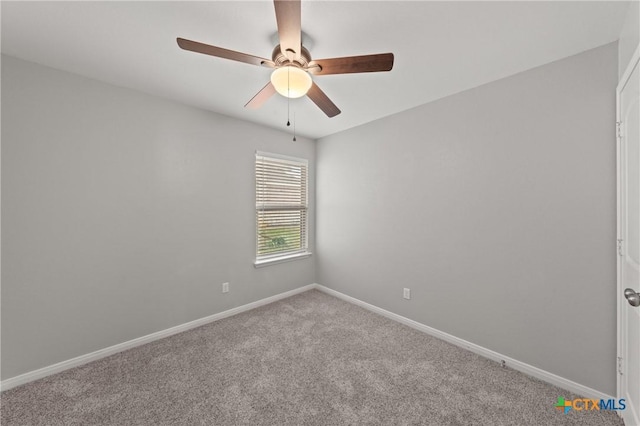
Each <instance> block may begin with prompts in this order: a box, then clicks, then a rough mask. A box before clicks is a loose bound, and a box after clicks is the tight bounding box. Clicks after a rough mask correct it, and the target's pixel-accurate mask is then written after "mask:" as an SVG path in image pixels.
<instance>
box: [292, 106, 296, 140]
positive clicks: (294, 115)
mask: <svg viewBox="0 0 640 426" xmlns="http://www.w3.org/2000/svg"><path fill="white" fill-rule="evenodd" d="M293 141H294V142H295V141H296V112H295V111H293Z"/></svg>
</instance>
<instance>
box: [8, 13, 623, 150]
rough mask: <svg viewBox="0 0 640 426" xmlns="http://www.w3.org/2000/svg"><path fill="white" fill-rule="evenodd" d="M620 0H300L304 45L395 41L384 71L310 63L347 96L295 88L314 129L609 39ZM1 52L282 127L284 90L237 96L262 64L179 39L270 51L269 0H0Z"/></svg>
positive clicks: (347, 52) (365, 49)
mask: <svg viewBox="0 0 640 426" xmlns="http://www.w3.org/2000/svg"><path fill="white" fill-rule="evenodd" d="M627 7H628V4H627V3H626V2H611V1H603V2H593V1H589V2H562V1H552V2H542V1H535V2H519V1H511V2H478V1H475V2H455V1H448V2H429V1H424V2H422V1H410V2H400V1H374V2H364V1H355V2H346V1H339V2H338V1H304V0H303V3H302V28H303V31H304V32H305V33H306V34H308V39H309V41H308V42H307V43H305V45H306V46H307V47H308V48H309V50H310V51H311V55H312V57H313V58H319V59H320V58H331V57H340V56H351V55H363V54H371V53H384V52H393V53H394V54H395V65H394V68H393V70H392V71H391V72H386V73H385V72H383V73H367V74H350V75H328V76H316V77H314V80H315V81H316V83H317V84H318V85H319V86H320V87H321V88H322V89H323V91H324V92H325V93H326V94H327V95H328V96H329V97H330V98H331V99H332V100H333V101H334V103H335V104H336V105H337V106H338V107H339V108H340V109H341V110H342V114H340V115H338V116H337V117H335V118H327V117H326V116H325V115H324V114H323V113H322V112H321V111H320V110H319V109H318V108H317V107H316V106H315V105H314V104H313V103H312V102H311V101H310V100H309V99H308V98H306V97H305V98H301V99H297V100H292V101H291V111H292V115H293V111H295V114H296V130H297V132H298V133H299V134H301V135H304V136H308V137H311V138H320V137H322V136H326V135H329V134H332V133H335V132H338V131H341V130H345V129H348V128H351V127H354V126H357V125H360V124H363V123H366V122H369V121H372V120H375V119H378V118H380V117H384V116H387V115H390V114H394V113H397V112H400V111H403V110H406V109H409V108H412V107H415V106H417V105H421V104H424V103H427V102H430V101H433V100H435V99H438V98H442V97H444V96H448V95H451V94H453V93H457V92H460V91H462V90H466V89H469V88H472V87H476V86H479V85H481V84H485V83H488V82H490V81H494V80H497V79H499V78H503V77H506V76H509V75H512V74H515V73H518V72H521V71H524V70H527V69H530V68H533V67H536V66H539V65H542V64H545V63H548V62H552V61H554V60H557V59H560V58H563V57H566V56H570V55H573V54H576V53H579V52H582V51H584V50H587V49H590V48H594V47H597V46H600V45H603V44H606V43H609V42H612V41H615V40H617V38H618V35H619V33H620V29H621V27H622V24H623V21H624V16H625V13H626V10H627ZM1 8H2V9H1V14H2V53H4V54H7V55H11V56H15V57H18V58H21V59H25V60H29V61H33V62H37V63H40V64H43V65H47V66H50V67H53V68H57V69H61V70H65V71H70V72H73V73H77V74H81V75H85V76H88V77H91V78H95V79H98V80H102V81H105V82H108V83H112V84H115V85H118V86H123V87H128V88H132V89H136V90H140V91H142V92H145V93H149V94H153V95H157V96H160V97H164V98H168V99H173V100H176V101H179V102H183V103H185V104H189V105H194V106H197V107H201V108H204V109H207V110H211V111H215V112H218V113H221V114H225V115H228V116H232V117H236V118H239V119H242V120H248V121H252V122H255V123H260V124H263V125H266V126H269V127H275V128H280V129H286V127H285V123H286V121H287V102H286V99H285V98H283V97H280V96H279V95H276V96H274V97H272V98H271V99H269V100H268V101H267V102H266V104H265V105H264V106H263V107H262V108H261V109H260V110H249V109H245V108H244V107H243V106H244V104H245V103H246V102H247V101H248V100H249V99H251V97H252V96H253V95H254V94H255V93H256V92H257V91H258V90H259V89H260V88H262V87H263V86H264V85H265V84H266V82H267V81H268V80H269V75H270V70H269V69H267V68H261V67H256V66H252V65H248V64H244V63H239V62H233V61H229V60H223V59H219V58H214V57H211V56H206V55H200V54H196V53H192V52H188V51H183V50H181V49H180V48H178V46H177V44H176V37H183V38H188V39H192V40H196V41H200V42H203V43H207V44H213V45H216V46H220V47H224V48H227V49H232V50H237V51H240V52H244V53H249V54H252V55H256V56H261V57H265V58H270V57H271V51H272V50H273V47H274V45H275V43H274V40H275V38H274V36H275V33H276V22H275V13H274V9H273V4H272V3H271V2H270V1H255V2H253V1H252V2H248V1H231V2H229V1H227V2H221V1H210V2H183V1H180V2H80V1H78V2H49V1H48V2H8V1H2V3H1Z"/></svg>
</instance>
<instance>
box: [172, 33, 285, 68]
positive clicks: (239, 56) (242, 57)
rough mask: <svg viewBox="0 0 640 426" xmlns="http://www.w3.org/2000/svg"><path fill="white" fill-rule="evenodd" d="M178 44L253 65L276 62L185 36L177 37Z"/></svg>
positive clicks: (265, 64) (197, 51)
mask: <svg viewBox="0 0 640 426" xmlns="http://www.w3.org/2000/svg"><path fill="white" fill-rule="evenodd" d="M177 41H178V46H180V48H182V49H184V50H190V51H192V52H196V53H203V54H205V55H211V56H216V57H218V58H224V59H231V60H232V61H238V62H244V63H247V64H251V65H263V66H267V67H271V68H273V67H274V66H275V64H274V63H273V62H272V61H270V60H268V59H265V58H259V57H258V56H253V55H247V54H246V53H240V52H236V51H234V50H229V49H223V48H222V47H216V46H211V45H208V44H204V43H199V42H197V41H191V40H186V39H184V38H179V37H178V39H177Z"/></svg>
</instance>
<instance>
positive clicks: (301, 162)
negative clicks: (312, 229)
mask: <svg viewBox="0 0 640 426" xmlns="http://www.w3.org/2000/svg"><path fill="white" fill-rule="evenodd" d="M269 161H271V162H274V163H281V164H282V163H284V164H286V163H291V164H292V165H294V166H296V167H303V168H304V170H305V173H304V175H305V179H304V182H303V183H302V185H304V187H301V191H303V192H304V195H305V199H304V200H302V201H303V203H302V204H299V205H298V206H302V207H300V208H299V209H296V208H295V207H296V205H295V204H293V203H292V204H291V205H289V206H284V205H281V207H283V210H291V211H297V210H300V211H302V210H304V228H303V229H302V231H301V235H300V236H301V244H300V245H301V247H300V249H298V250H295V251H285V252H278V253H273V254H266V255H265V254H262V255H260V254H259V251H260V246H259V244H260V237H259V235H258V232H259V215H260V212H261V211H262V212H264V211H265V210H277V207H276V206H274V205H272V206H269V207H268V208H265V203H263V204H262V205H260V204H259V193H258V190H259V184H258V178H259V176H258V174H259V172H258V165H259V163H260V162H262V163H265V162H266V163H268V162H269ZM254 177H255V191H254V198H255V206H256V213H255V223H254V225H255V230H254V232H255V261H254V266H255V267H256V268H259V267H263V266H267V265H272V264H276V263H282V262H289V261H292V260H297V259H303V258H306V257H309V256H311V252H310V251H309V160H307V159H305V158H299V157H292V156H288V155H282V154H275V153H272V152H263V151H256V152H255V159H254ZM263 197H264V194H263Z"/></svg>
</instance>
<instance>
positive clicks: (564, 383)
mask: <svg viewBox="0 0 640 426" xmlns="http://www.w3.org/2000/svg"><path fill="white" fill-rule="evenodd" d="M314 288H316V289H318V290H320V291H322V292H325V293H327V294H330V295H332V296H335V297H337V298H339V299H342V300H344V301H346V302H349V303H353V304H354V305H358V306H360V307H362V308H365V309H367V310H369V311H372V312H375V313H377V314H380V315H382V316H384V317H387V318H389V319H392V320H394V321H397V322H399V323H402V324H405V325H408V326H409V327H411V328H415V329H416V330H419V331H422V332H424V333H427V334H429V335H431V336H434V337H437V338H438V339H441V340H444V341H445V342H449V343H451V344H454V345H456V346H459V347H461V348H463V349H467V350H469V351H471V352H473V353H475V354H478V355H480V356H483V357H485V358H489V359H491V360H494V361H497V362H502V361H504V362H505V365H507V366H508V367H510V368H513V369H514V370H518V371H521V372H523V373H525V374H527V375H529V376H531V377H535V378H536V379H540V380H542V381H544V382H547V383H549V384H552V385H554V386H557V387H559V388H562V389H564V390H567V391H569V392H573V393H575V394H577V395H580V396H583V397H586V398H592V399H612V398H613V397H612V396H610V395H607V394H605V393H602V392H600V391H597V390H595V389H592V388H590V387H588V386H584V385H581V384H580V383H576V382H574V381H571V380H569V379H565V378H564V377H560V376H558V375H556V374H553V373H549V372H548V371H545V370H542V369H540V368H538V367H534V366H532V365H529V364H526V363H524V362H522V361H518V360H516V359H513V358H510V357H508V356H505V355H502V354H499V353H498V352H494V351H492V350H491V349H487V348H484V347H482V346H479V345H476V344H475V343H471V342H468V341H466V340H464V339H460V338H458V337H455V336H452V335H451V334H448V333H445V332H443V331H440V330H437V329H435V328H432V327H429V326H427V325H424V324H421V323H419V322H417V321H414V320H411V319H409V318H405V317H403V316H401V315H398V314H394V313H393V312H389V311H387V310H385V309H382V308H379V307H377V306H374V305H371V304H369V303H366V302H363V301H362V300H359V299H356V298H355V297H351V296H347V295H346V294H343V293H340V292H339V291H335V290H332V289H330V288H327V287H325V286H323V285H320V284H315V287H314Z"/></svg>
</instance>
